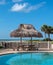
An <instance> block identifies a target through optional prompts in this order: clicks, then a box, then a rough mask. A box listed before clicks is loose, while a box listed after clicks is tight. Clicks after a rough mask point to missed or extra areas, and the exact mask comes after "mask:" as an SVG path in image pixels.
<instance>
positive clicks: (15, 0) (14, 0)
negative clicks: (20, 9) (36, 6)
mask: <svg viewBox="0 0 53 65" xmlns="http://www.w3.org/2000/svg"><path fill="white" fill-rule="evenodd" d="M21 1H23V0H12V2H21Z"/></svg>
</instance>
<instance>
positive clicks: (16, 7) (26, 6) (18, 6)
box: [11, 2, 46, 12]
mask: <svg viewBox="0 0 53 65" xmlns="http://www.w3.org/2000/svg"><path fill="white" fill-rule="evenodd" d="M45 4H46V2H41V3H39V4H36V5H32V6H31V5H29V4H28V3H24V4H17V3H16V4H14V5H13V6H12V8H11V11H15V12H18V11H22V12H30V11H32V10H38V9H39V8H41V7H43V6H44V5H45Z"/></svg>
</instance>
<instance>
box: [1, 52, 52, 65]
mask: <svg viewBox="0 0 53 65" xmlns="http://www.w3.org/2000/svg"><path fill="white" fill-rule="evenodd" d="M0 65H53V53H17V54H7V55H2V56H0Z"/></svg>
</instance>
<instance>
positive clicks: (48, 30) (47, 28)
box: [41, 25, 53, 40]
mask: <svg viewBox="0 0 53 65" xmlns="http://www.w3.org/2000/svg"><path fill="white" fill-rule="evenodd" d="M41 31H43V32H44V33H45V39H46V34H48V40H50V34H53V27H52V26H47V25H43V26H42V27H41Z"/></svg>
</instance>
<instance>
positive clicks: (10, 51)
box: [0, 49, 53, 55]
mask: <svg viewBox="0 0 53 65" xmlns="http://www.w3.org/2000/svg"><path fill="white" fill-rule="evenodd" d="M24 52H36V53H38V52H53V50H38V51H37V50H36V51H17V50H15V51H13V50H12V49H2V50H0V55H4V54H11V53H24Z"/></svg>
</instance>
